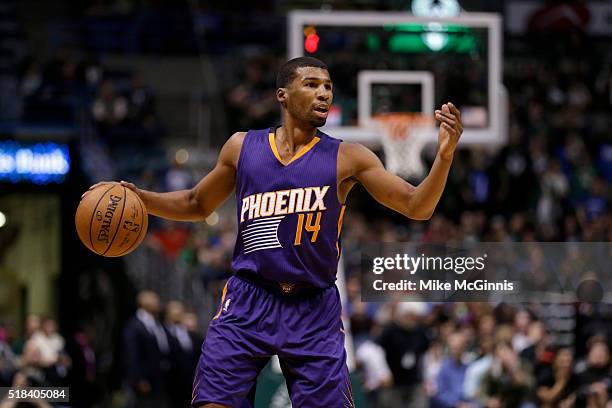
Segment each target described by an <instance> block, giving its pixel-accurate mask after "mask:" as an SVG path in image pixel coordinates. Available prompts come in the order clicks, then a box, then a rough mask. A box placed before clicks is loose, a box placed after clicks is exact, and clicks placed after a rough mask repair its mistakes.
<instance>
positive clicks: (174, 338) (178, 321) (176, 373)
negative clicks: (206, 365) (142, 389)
mask: <svg viewBox="0 0 612 408" xmlns="http://www.w3.org/2000/svg"><path fill="white" fill-rule="evenodd" d="M184 313H185V308H184V306H183V304H182V303H181V302H179V301H171V302H168V304H167V305H166V319H165V324H164V326H165V328H166V332H167V335H168V343H169V346H170V382H169V383H168V390H169V392H168V396H169V397H170V401H172V402H173V404H177V405H178V404H180V405H181V406H188V405H189V402H190V401H191V384H192V381H193V374H194V370H195V367H194V365H193V362H194V360H196V359H197V358H198V357H199V351H200V348H199V347H198V345H195V344H194V343H193V341H192V339H191V336H190V335H189V332H188V331H187V328H186V327H185V325H184V324H183V314H184Z"/></svg>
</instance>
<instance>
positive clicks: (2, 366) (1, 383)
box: [0, 326, 17, 387]
mask: <svg viewBox="0 0 612 408" xmlns="http://www.w3.org/2000/svg"><path fill="white" fill-rule="evenodd" d="M16 370H17V356H15V354H14V353H13V350H12V349H11V346H10V345H9V344H8V343H7V341H6V331H5V328H4V327H2V326H0V387H8V386H9V385H11V379H12V378H13V375H14V374H15V371H16Z"/></svg>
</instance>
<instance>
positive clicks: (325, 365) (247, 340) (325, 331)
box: [192, 276, 354, 408]
mask: <svg viewBox="0 0 612 408" xmlns="http://www.w3.org/2000/svg"><path fill="white" fill-rule="evenodd" d="M340 314H341V305H340V295H339V293H338V289H337V288H336V286H332V287H329V288H326V289H321V290H320V291H317V292H316V293H315V294H311V295H308V296H291V295H281V294H278V293H274V292H273V291H270V290H269V289H267V288H264V287H261V286H260V285H257V284H255V283H253V282H250V281H247V280H245V279H243V278H241V277H238V276H233V277H232V278H230V279H229V280H228V282H227V284H226V285H225V288H224V289H223V296H222V300H221V305H220V306H219V310H218V312H217V314H216V315H215V317H214V318H213V320H212V321H211V323H210V326H209V328H208V333H207V334H206V340H205V341H204V344H203V345H202V354H201V356H200V361H199V363H198V367H197V369H196V373H195V378H194V384H193V400H192V405H193V406H194V407H199V406H200V405H203V404H205V403H218V404H223V405H228V406H230V407H236V408H240V407H243V406H245V405H244V404H245V402H246V401H247V400H248V399H249V397H251V398H252V395H251V396H249V394H250V393H251V394H252V390H253V389H254V384H255V381H256V379H257V375H258V374H259V372H260V371H261V370H262V368H263V367H264V366H265V365H266V364H267V363H268V361H269V360H270V357H271V356H273V355H275V354H276V355H278V357H279V360H280V363H281V368H282V370H283V374H284V376H285V379H286V381H287V388H288V390H289V395H290V397H291V402H292V405H293V406H294V407H299V408H310V407H313V408H314V407H317V408H318V407H326V408H334V407H338V408H346V407H353V406H354V405H353V398H352V391H351V385H350V380H349V373H348V369H347V366H346V352H345V350H344V329H343V326H342V321H341V317H340Z"/></svg>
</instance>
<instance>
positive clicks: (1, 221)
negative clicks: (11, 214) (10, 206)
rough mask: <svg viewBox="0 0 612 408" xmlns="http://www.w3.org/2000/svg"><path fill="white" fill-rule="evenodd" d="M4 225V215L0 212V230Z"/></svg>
mask: <svg viewBox="0 0 612 408" xmlns="http://www.w3.org/2000/svg"><path fill="white" fill-rule="evenodd" d="M4 224H6V215H4V213H3V212H1V211H0V228H2V227H4Z"/></svg>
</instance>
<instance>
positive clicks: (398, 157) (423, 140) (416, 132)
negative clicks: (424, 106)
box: [374, 113, 432, 179]
mask: <svg viewBox="0 0 612 408" xmlns="http://www.w3.org/2000/svg"><path fill="white" fill-rule="evenodd" d="M374 119H375V123H376V124H377V128H378V131H379V134H380V135H381V141H382V147H383V151H384V153H385V166H386V168H387V170H389V171H390V172H392V173H395V174H397V175H398V176H400V177H403V178H412V179H414V178H421V177H423V176H424V175H425V171H426V169H425V163H423V160H422V159H421V153H422V152H423V149H424V148H425V146H426V144H427V142H428V140H429V139H428V138H427V134H428V133H430V132H431V129H432V125H431V121H430V119H429V118H428V117H427V116H425V115H421V114H408V113H396V114H385V115H378V116H376V117H375V118H374Z"/></svg>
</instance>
